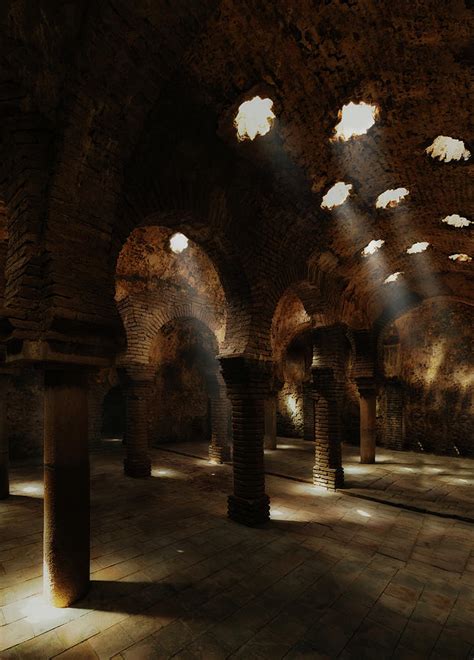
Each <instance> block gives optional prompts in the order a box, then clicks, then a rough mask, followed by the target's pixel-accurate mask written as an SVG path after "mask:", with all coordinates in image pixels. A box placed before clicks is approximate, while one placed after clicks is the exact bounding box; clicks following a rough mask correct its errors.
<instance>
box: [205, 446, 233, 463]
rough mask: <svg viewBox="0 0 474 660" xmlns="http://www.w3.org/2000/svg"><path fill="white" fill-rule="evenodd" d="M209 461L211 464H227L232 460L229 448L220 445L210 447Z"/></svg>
mask: <svg viewBox="0 0 474 660" xmlns="http://www.w3.org/2000/svg"><path fill="white" fill-rule="evenodd" d="M209 460H210V461H211V463H219V464H221V463H225V462H226V461H229V460H230V450H229V447H221V446H220V445H209Z"/></svg>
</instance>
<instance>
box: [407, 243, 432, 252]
mask: <svg viewBox="0 0 474 660" xmlns="http://www.w3.org/2000/svg"><path fill="white" fill-rule="evenodd" d="M428 246H429V243H428V241H420V242H419V243H413V245H412V246H411V247H409V248H407V254H419V253H420V252H424V251H425V250H426V249H427V247H428Z"/></svg>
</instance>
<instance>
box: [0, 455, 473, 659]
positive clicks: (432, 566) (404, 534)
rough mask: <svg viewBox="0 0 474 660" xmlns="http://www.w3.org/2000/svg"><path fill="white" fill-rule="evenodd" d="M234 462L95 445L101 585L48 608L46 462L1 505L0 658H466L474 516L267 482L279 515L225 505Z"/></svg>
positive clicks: (18, 477) (22, 476)
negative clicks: (264, 518)
mask: <svg viewBox="0 0 474 660" xmlns="http://www.w3.org/2000/svg"><path fill="white" fill-rule="evenodd" d="M230 489H231V468H230V467H229V466H227V465H222V466H213V465H209V464H208V463H206V462H204V461H202V460H199V459H195V458H191V457H186V456H180V455H177V454H172V453H168V452H163V451H154V452H153V477H152V478H150V479H146V480H134V479H130V478H126V477H123V476H122V471H121V456H120V452H107V453H102V454H95V455H93V456H92V487H91V491H92V510H91V516H92V562H91V571H92V585H91V591H90V594H89V595H88V596H87V597H86V598H85V599H83V600H82V601H81V602H79V603H77V604H76V606H74V607H72V608H68V609H65V610H55V609H52V608H49V607H47V606H45V605H43V604H42V602H41V599H40V595H39V594H40V592H41V570H42V561H41V536H42V532H41V530H42V483H41V469H40V468H39V467H26V466H20V467H18V468H14V469H12V496H11V497H10V498H9V499H8V500H6V501H2V502H0V524H1V526H0V529H1V537H0V562H1V564H0V606H1V609H0V624H1V627H0V657H1V658H2V659H10V658H15V659H22V658H34V659H35V660H36V659H41V658H50V657H61V658H73V659H76V658H79V659H80V658H127V659H128V658H140V659H142V658H170V657H175V658H182V659H186V660H188V659H192V658H203V659H206V660H208V659H209V660H211V659H214V658H215V659H218V658H228V657H232V658H242V659H245V660H248V659H254V658H269V659H272V660H273V659H276V658H282V657H285V658H288V659H292V658H303V657H304V658H343V659H348V658H354V659H360V658H374V659H377V660H380V659H383V658H433V659H435V660H445V659H447V658H472V657H473V654H474V626H473V621H474V525H472V524H470V523H466V522H461V521H459V520H454V519H449V518H440V517H435V516H432V515H428V514H421V513H415V512H412V511H406V510H403V509H400V508H397V507H393V506H387V505H385V504H380V503H376V502H371V501H364V500H361V499H356V498H352V497H346V496H345V495H344V494H342V493H340V492H338V493H328V492H325V491H321V490H317V491H316V490H315V489H314V487H312V486H311V485H309V484H306V483H302V482H297V481H292V480H288V479H282V478H279V477H273V476H269V477H267V492H268V493H269V495H270V497H271V503H272V521H271V522H270V523H268V524H267V525H266V526H265V527H263V528H261V529H249V528H246V527H243V526H241V525H238V524H235V523H233V522H231V521H229V520H228V519H227V518H226V515H225V508H226V507H225V504H226V494H227V493H228V492H230Z"/></svg>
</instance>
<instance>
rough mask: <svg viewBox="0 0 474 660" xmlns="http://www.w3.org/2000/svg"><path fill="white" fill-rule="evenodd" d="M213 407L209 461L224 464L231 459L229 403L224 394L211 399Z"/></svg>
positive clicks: (221, 393) (220, 393)
mask: <svg viewBox="0 0 474 660" xmlns="http://www.w3.org/2000/svg"><path fill="white" fill-rule="evenodd" d="M210 405H211V442H210V445H209V460H210V461H212V462H213V463H224V461H228V460H229V458H230V449H229V442H228V419H229V402H228V400H227V398H226V397H225V395H224V393H223V392H219V393H218V394H216V395H213V396H211V397H210Z"/></svg>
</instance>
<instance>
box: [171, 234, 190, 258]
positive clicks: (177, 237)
mask: <svg viewBox="0 0 474 660" xmlns="http://www.w3.org/2000/svg"><path fill="white" fill-rule="evenodd" d="M188 243H189V241H188V237H187V236H185V235H184V234H181V233H179V232H178V233H176V234H173V236H172V237H171V238H170V248H171V250H172V251H173V252H174V253H175V254H181V252H184V250H186V248H187V247H188Z"/></svg>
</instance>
